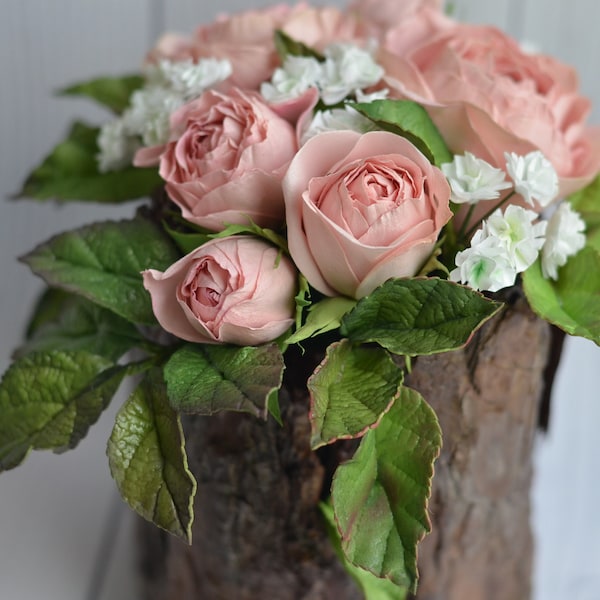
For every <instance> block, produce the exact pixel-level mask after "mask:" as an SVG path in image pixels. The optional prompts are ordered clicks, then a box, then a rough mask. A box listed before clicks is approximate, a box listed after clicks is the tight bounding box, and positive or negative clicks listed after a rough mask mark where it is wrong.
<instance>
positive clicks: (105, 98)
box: [59, 75, 144, 114]
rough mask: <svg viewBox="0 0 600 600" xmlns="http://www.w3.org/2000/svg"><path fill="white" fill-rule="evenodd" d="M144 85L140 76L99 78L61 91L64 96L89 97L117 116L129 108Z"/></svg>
mask: <svg viewBox="0 0 600 600" xmlns="http://www.w3.org/2000/svg"><path fill="white" fill-rule="evenodd" d="M143 85H144V78H143V77H141V76H140V75H125V76H123V77H99V78H97V79H92V80H91V81H84V82H81V83H76V84H75V85H72V86H70V87H68V88H65V89H62V90H60V91H59V94H61V95H63V96H87V97H88V98H91V99H92V100H95V101H96V102H98V103H99V104H102V105H103V106H105V107H106V108H108V109H109V110H112V111H113V112H114V113H116V114H121V113H122V112H123V111H124V110H125V109H126V108H127V107H128V106H129V98H130V97H131V94H133V92H135V91H136V90H139V89H140V88H141V87H142V86H143Z"/></svg>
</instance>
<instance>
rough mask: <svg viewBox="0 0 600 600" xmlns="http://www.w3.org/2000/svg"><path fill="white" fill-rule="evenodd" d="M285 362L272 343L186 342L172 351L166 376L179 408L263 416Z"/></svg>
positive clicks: (202, 413)
mask: <svg viewBox="0 0 600 600" xmlns="http://www.w3.org/2000/svg"><path fill="white" fill-rule="evenodd" d="M283 368H284V364H283V357H282V355H281V352H280V350H279V349H278V348H277V345H276V344H268V345H265V346H258V347H251V346H244V347H238V346H221V345H210V344H200V345H190V344H188V345H185V346H183V347H182V348H180V349H179V350H178V351H177V352H175V353H174V354H173V356H171V358H170V359H169V361H168V362H167V364H166V365H165V369H164V376H165V381H166V383H167V392H168V396H169V401H170V403H171V406H172V407H173V408H174V409H175V410H177V411H181V412H185V413H194V414H201V415H212V414H215V413H217V412H220V411H223V410H233V411H241V412H248V413H251V414H253V415H256V416H257V417H261V418H263V419H265V418H266V416H267V406H268V400H269V397H270V395H271V393H272V392H273V390H277V389H279V387H280V386H281V379H282V377H283Z"/></svg>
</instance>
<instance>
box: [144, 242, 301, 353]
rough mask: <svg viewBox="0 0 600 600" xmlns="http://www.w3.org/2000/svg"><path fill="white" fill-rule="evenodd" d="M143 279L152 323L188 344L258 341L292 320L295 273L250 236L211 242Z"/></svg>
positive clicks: (268, 338)
mask: <svg viewBox="0 0 600 600" xmlns="http://www.w3.org/2000/svg"><path fill="white" fill-rule="evenodd" d="M143 277H144V286H145V288H146V289H147V290H148V291H149V292H150V295H151V296H152V308H153V310H154V314H155V315H156V318H157V319H158V322H159V323H160V324H161V326H162V327H163V328H164V329H165V330H166V331H168V332H170V333H172V334H173V335H175V336H177V337H179V338H181V339H184V340H188V341H190V342H201V343H202V342H203V343H218V342H220V343H231V344H238V345H241V346H250V345H256V344H263V343H265V342H269V341H271V340H274V339H275V338H277V337H279V336H280V335H281V334H282V333H284V332H285V331H286V330H287V329H288V328H289V327H290V326H291V324H292V323H293V318H292V317H293V314H294V310H295V308H294V295H295V294H296V286H297V271H296V269H295V267H294V265H293V263H292V261H291V260H289V258H287V257H286V256H281V255H280V252H279V251H278V250H277V248H275V247H274V246H271V245H270V244H267V243H266V242H263V241H262V240H259V239H257V238H253V237H251V236H233V237H227V238H221V239H214V240H211V241H210V242H207V243H206V244H204V245H202V246H200V247H199V248H197V249H196V250H194V251H193V252H191V253H190V254H187V255H186V256H184V257H183V258H181V259H180V260H178V261H177V262H176V263H174V264H173V265H171V266H170V267H169V268H168V269H167V270H166V271H165V272H164V273H161V272H160V271H156V270H154V269H149V270H147V271H144V272H143Z"/></svg>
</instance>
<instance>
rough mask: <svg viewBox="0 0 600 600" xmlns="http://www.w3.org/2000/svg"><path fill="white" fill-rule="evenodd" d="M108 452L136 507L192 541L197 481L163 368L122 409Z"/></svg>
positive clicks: (121, 488) (118, 480)
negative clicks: (161, 373)
mask: <svg viewBox="0 0 600 600" xmlns="http://www.w3.org/2000/svg"><path fill="white" fill-rule="evenodd" d="M107 453H108V461H109V465H110V471H111V474H112V476H113V478H114V480H115V481H116V483H117V487H118V488H119V491H120V493H121V495H122V496H123V498H124V500H125V501H126V502H127V503H128V504H129V505H130V506H131V507H132V508H133V510H135V511H136V512H137V513H138V514H140V515H141V516H142V517H144V518H145V519H148V520H149V521H152V522H153V523H154V524H156V525H158V526H159V527H161V528H163V529H166V530H167V531H168V532H170V533H172V534H174V535H176V536H178V537H180V538H182V539H183V540H185V541H186V542H187V543H191V540H192V521H193V500H194V495H195V493H196V481H195V479H194V476H193V475H192V474H191V473H190V471H189V469H188V464H187V456H186V454H185V442H184V437H183V430H182V428H181V422H180V420H179V417H178V416H177V414H176V413H175V411H174V410H173V409H172V408H171V407H170V406H169V401H168V399H167V395H166V389H165V386H164V383H163V381H162V378H161V375H160V371H158V370H154V371H151V372H150V373H148V375H147V376H146V377H145V378H144V379H143V380H142V382H141V384H140V385H139V386H138V387H137V388H136V390H135V392H134V393H133V394H132V395H131V396H130V397H129V399H128V400H127V402H126V403H125V404H124V405H123V407H122V408H121V410H120V411H119V413H118V414H117V418H116V421H115V426H114V429H113V431H112V434H111V436H110V439H109V441H108V449H107Z"/></svg>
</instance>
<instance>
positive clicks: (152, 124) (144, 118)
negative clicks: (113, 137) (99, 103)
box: [122, 87, 185, 146]
mask: <svg viewBox="0 0 600 600" xmlns="http://www.w3.org/2000/svg"><path fill="white" fill-rule="evenodd" d="M184 102H185V99H184V98H183V97H182V96H181V94H178V93H177V92H174V91H172V90H169V89H166V88H163V87H149V88H143V89H141V90H137V91H136V92H134V93H133V94H132V95H131V99H130V106H129V108H128V109H127V110H126V111H125V112H124V113H123V117H122V118H123V121H124V124H125V128H126V130H127V131H128V132H129V133H130V134H131V135H139V136H140V137H141V138H142V142H143V144H144V145H145V146H156V145H158V144H164V143H166V142H167V141H168V139H169V118H170V116H171V113H172V112H173V111H175V110H176V109H178V108H179V107H180V106H182V105H183V104H184Z"/></svg>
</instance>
